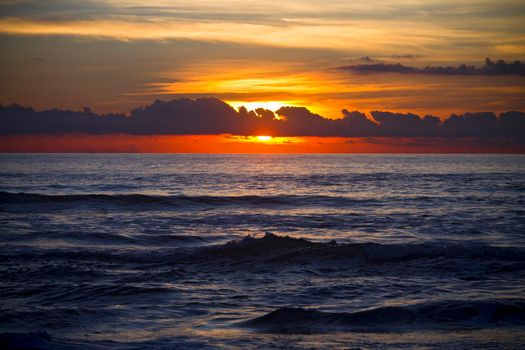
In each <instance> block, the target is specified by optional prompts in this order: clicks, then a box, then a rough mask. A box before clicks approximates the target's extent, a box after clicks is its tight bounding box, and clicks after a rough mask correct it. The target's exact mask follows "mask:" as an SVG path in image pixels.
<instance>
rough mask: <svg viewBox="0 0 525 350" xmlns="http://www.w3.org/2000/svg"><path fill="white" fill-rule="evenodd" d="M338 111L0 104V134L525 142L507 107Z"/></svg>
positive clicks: (209, 101) (212, 103)
mask: <svg viewBox="0 0 525 350" xmlns="http://www.w3.org/2000/svg"><path fill="white" fill-rule="evenodd" d="M370 115H371V118H369V117H367V115H365V114H364V113H362V112H358V111H348V110H346V109H343V110H342V118H339V119H328V118H324V117H322V116H320V115H318V114H315V113H312V112H311V111H309V110H308V109H307V108H305V107H295V106H286V107H281V108H280V109H279V110H277V111H276V112H275V113H274V112H272V111H270V110H266V109H263V108H258V109H256V110H254V111H248V110H247V109H246V108H244V107H241V108H239V110H238V111H237V110H235V109H234V108H233V107H231V106H230V105H228V104H227V103H225V102H223V101H221V100H219V99H216V98H211V97H206V98H197V99H195V100H191V99H177V100H172V101H159V100H157V101H155V102H153V103H152V104H149V105H147V106H144V107H140V108H136V109H134V110H132V111H131V113H130V114H129V115H125V114H104V115H101V114H96V113H94V112H92V111H91V109H90V108H88V107H86V108H84V109H83V111H70V110H60V109H51V110H44V111H36V110H34V109H32V108H30V107H22V106H19V105H11V106H7V107H2V106H0V135H24V134H25V135H28V134H55V135H57V134H72V133H76V134H95V135H102V134H130V135H191V134H194V135H205V134H232V135H272V136H338V137H423V138H424V137H482V138H497V137H506V138H509V137H510V138H519V139H521V140H525V113H523V112H518V111H511V112H505V113H501V114H500V115H499V116H496V115H495V114H494V113H491V112H478V113H465V114H462V115H457V114H453V115H451V116H450V117H449V118H448V119H446V120H444V121H443V122H442V121H441V120H440V119H439V118H438V117H435V116H431V115H426V116H424V117H423V118H421V117H420V116H419V115H416V114H412V113H406V114H404V113H392V112H386V111H372V112H370Z"/></svg>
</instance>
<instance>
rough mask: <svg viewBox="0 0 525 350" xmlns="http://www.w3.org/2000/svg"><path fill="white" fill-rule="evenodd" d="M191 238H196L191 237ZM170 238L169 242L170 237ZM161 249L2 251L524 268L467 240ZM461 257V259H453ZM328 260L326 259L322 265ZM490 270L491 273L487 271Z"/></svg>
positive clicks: (15, 256)
mask: <svg viewBox="0 0 525 350" xmlns="http://www.w3.org/2000/svg"><path fill="white" fill-rule="evenodd" d="M190 240H193V237H191V238H190ZM166 243H168V242H166ZM171 244H173V246H172V247H171V248H170V247H167V246H165V247H163V248H162V249H154V250H148V249H133V250H129V249H123V250H116V249H105V248H104V247H103V246H102V247H101V248H97V247H94V248H84V249H78V248H77V249H72V248H65V249H57V248H48V249H43V248H32V247H27V246H10V245H9V246H6V248H8V249H6V250H5V251H3V252H2V253H0V258H2V259H5V260H28V261H31V260H35V259H37V260H46V261H51V260H55V259H57V260H67V261H80V262H82V261H100V262H109V263H115V262H117V263H144V264H148V263H150V264H167V265H182V266H183V265H198V266H202V267H203V268H206V267H208V268H210V269H217V268H221V267H222V266H227V265H236V266H243V265H244V266H247V267H250V266H254V267H257V266H261V265H274V266H279V267H280V268H286V266H289V265H310V266H316V265H317V266H323V265H329V266H330V265H333V266H335V265H334V263H344V264H342V265H341V266H355V265H361V266H363V265H373V266H380V265H383V264H385V263H389V264H390V263H403V262H412V261H419V260H424V259H431V260H432V263H431V264H424V265H425V266H427V267H428V268H440V266H441V265H440V264H439V261H444V262H445V264H444V266H442V268H444V269H449V270H450V269H453V268H457V269H461V268H462V267H463V266H464V264H472V262H473V261H474V262H476V263H477V264H480V265H481V264H483V263H486V264H492V263H500V264H499V265H498V266H499V270H498V272H505V271H502V270H501V268H506V269H508V270H509V271H512V269H514V270H525V248H520V247H498V246H489V245H485V244H476V243H473V242H465V243H450V242H449V243H440V242H425V243H404V244H401V243H400V244H379V243H348V244H342V243H337V242H335V241H330V242H314V241H309V240H306V239H304V238H293V237H289V236H278V235H274V234H272V233H266V234H265V235H264V236H263V237H261V238H256V237H253V236H246V237H244V238H241V239H236V240H233V241H230V242H228V243H226V244H220V245H218V244H215V245H209V246H204V247H203V246H197V247H185V246H180V244H178V243H177V242H171ZM452 261H455V262H458V261H461V262H462V263H461V264H456V265H457V266H456V267H454V264H453V263H451V262H452ZM324 263H326V264H324ZM487 272H490V270H488V271H487Z"/></svg>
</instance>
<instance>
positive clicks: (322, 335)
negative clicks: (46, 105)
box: [0, 154, 525, 349]
mask: <svg viewBox="0 0 525 350" xmlns="http://www.w3.org/2000/svg"><path fill="white" fill-rule="evenodd" d="M524 204H525V156H519V155H512V156H510V155H509V156H507V155H497V156H496V155H393V156H391V155H389V156H382V155H359V156H356V155H122V154H118V155H117V154H115V155H98V154H97V155H95V154H68V155H58V154H54V155H52V154H49V155H43V154H38V155H36V154H35V155H30V154H28V155H1V156H0V247H1V250H0V301H1V303H0V333H1V335H0V347H2V348H17V347H18V348H36V349H192V348H195V349H207V348H211V349H213V348H229V349H244V348H262V349H269V348H285V349H295V348H297V349H303V348H304V349H331V348H333V349H342V348H343V349H344V348H362V349H369V348H370V349H376V348H384V349H398V348H409V349H428V348H457V349H465V348H473V347H477V348H508V349H513V348H524V347H525V332H524V331H525V205H524Z"/></svg>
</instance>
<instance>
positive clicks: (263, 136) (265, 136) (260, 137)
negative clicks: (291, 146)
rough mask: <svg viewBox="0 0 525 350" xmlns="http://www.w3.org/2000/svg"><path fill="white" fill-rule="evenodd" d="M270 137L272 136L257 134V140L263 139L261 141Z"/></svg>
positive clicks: (268, 139)
mask: <svg viewBox="0 0 525 350" xmlns="http://www.w3.org/2000/svg"><path fill="white" fill-rule="evenodd" d="M271 139H272V137H271V136H267V135H261V136H257V140H259V141H263V142H266V141H270V140H271Z"/></svg>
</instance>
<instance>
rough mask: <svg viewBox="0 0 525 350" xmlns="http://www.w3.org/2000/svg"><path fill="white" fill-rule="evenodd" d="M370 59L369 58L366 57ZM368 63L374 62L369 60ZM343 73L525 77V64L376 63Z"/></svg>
mask: <svg viewBox="0 0 525 350" xmlns="http://www.w3.org/2000/svg"><path fill="white" fill-rule="evenodd" d="M366 58H368V57H366ZM366 61H367V62H372V61H373V60H372V59H370V58H368V60H366ZM338 69H341V70H343V71H348V72H352V73H359V74H375V73H399V74H428V75H464V76H470V75H521V76H523V75H525V64H523V63H521V62H520V61H514V62H513V63H507V62H505V61H503V60H498V61H496V62H494V61H491V60H490V59H489V58H486V59H485V65H484V66H482V67H479V68H477V67H475V66H467V65H466V64H462V65H459V66H457V67H453V66H447V67H443V66H426V67H424V68H416V67H410V66H405V65H402V64H401V63H394V64H392V63H374V64H355V65H349V66H342V67H338Z"/></svg>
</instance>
